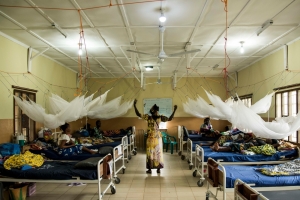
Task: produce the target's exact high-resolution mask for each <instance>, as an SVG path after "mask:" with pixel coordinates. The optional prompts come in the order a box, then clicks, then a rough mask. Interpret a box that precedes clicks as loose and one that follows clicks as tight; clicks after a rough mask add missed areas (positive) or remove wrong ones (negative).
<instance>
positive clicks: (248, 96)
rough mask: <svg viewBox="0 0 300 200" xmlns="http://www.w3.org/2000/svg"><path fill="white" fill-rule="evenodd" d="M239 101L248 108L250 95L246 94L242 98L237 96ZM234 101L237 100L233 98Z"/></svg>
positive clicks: (250, 100)
mask: <svg viewBox="0 0 300 200" xmlns="http://www.w3.org/2000/svg"><path fill="white" fill-rule="evenodd" d="M239 98H240V100H241V101H242V102H243V103H244V104H245V106H247V107H248V108H250V107H251V105H252V94H246V95H243V96H239ZM234 100H235V101H237V98H234Z"/></svg>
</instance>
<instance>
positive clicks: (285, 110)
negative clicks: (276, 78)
mask: <svg viewBox="0 0 300 200" xmlns="http://www.w3.org/2000/svg"><path fill="white" fill-rule="evenodd" d="M281 106H282V116H288V115H289V111H288V93H287V92H284V93H282V104H281Z"/></svg>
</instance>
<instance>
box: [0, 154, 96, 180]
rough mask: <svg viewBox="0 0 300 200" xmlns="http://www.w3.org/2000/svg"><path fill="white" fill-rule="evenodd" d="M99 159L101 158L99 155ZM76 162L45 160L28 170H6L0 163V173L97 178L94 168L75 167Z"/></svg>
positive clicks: (56, 177) (20, 175) (49, 177)
mask: <svg viewBox="0 0 300 200" xmlns="http://www.w3.org/2000/svg"><path fill="white" fill-rule="evenodd" d="M99 159H101V158H100V157H99ZM76 163H77V162H61V161H45V162H44V164H43V165H42V166H41V167H39V168H32V169H28V170H19V169H12V170H6V169H5V168H4V167H3V165H0V175H2V176H8V177H12V178H20V179H22V178H24V179H47V180H68V179H72V178H73V177H80V179H83V180H94V179H97V170H96V169H94V170H92V169H75V168H74V167H75V164H76Z"/></svg>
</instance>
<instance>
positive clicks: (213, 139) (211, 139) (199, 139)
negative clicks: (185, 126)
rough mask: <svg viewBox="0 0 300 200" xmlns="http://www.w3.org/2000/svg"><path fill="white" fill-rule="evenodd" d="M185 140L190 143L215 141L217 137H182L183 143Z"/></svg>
mask: <svg viewBox="0 0 300 200" xmlns="http://www.w3.org/2000/svg"><path fill="white" fill-rule="evenodd" d="M187 139H190V140H192V141H216V140H217V139H218V137H203V136H202V135H189V136H188V137H187V136H183V141H187Z"/></svg>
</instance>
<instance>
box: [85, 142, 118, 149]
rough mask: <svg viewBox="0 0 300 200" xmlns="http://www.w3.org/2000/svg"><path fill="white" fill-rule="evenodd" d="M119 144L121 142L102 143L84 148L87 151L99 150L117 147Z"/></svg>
mask: <svg viewBox="0 0 300 200" xmlns="http://www.w3.org/2000/svg"><path fill="white" fill-rule="evenodd" d="M120 144H121V141H116V142H108V143H104V144H95V145H92V146H87V147H86V148H88V149H99V148H100V147H107V146H109V147H116V146H118V145H120Z"/></svg>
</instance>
